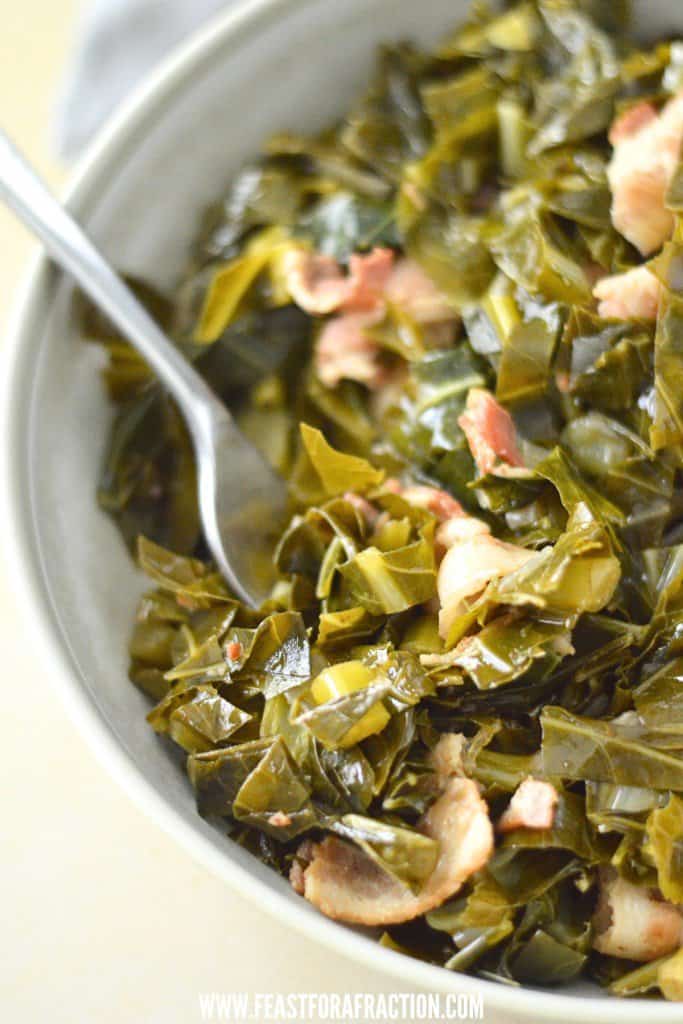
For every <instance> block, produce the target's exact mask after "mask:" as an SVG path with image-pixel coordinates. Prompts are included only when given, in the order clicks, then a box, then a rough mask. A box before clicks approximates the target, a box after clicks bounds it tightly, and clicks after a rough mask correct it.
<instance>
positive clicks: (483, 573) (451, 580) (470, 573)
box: [436, 532, 534, 639]
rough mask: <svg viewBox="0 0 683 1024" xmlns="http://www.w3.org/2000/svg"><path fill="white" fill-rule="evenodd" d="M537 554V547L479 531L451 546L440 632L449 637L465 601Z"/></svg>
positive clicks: (441, 586)
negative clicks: (522, 545) (507, 540)
mask: <svg viewBox="0 0 683 1024" xmlns="http://www.w3.org/2000/svg"><path fill="white" fill-rule="evenodd" d="M533 557H534V552H533V551H527V550H526V548H521V547H518V546H517V545H516V544H507V543H506V542H505V541H502V540H497V538H495V537H492V536H491V535H490V534H488V533H483V532H481V533H479V534H475V536H473V537H471V538H470V539H469V540H463V541H460V542H458V543H456V544H454V545H453V546H452V547H450V548H449V549H448V551H447V552H446V554H445V556H444V559H443V561H442V563H441V565H440V566H439V572H438V575H437V579H436V589H437V592H438V595H439V604H440V605H441V610H440V611H439V633H440V634H441V636H442V637H443V638H444V639H446V638H447V637H448V634H449V633H450V630H451V626H452V625H453V622H454V620H455V619H456V618H457V617H458V616H459V615H461V614H462V612H463V611H464V605H463V602H464V601H465V600H466V599H467V598H468V597H474V596H475V595H477V594H480V593H481V591H482V590H483V589H484V588H485V587H486V585H487V584H488V583H490V582H491V580H494V579H497V578H499V577H501V576H507V575H508V574H509V573H511V572H514V571H515V569H519V567H520V566H522V565H524V564H525V562H528V561H529V559H530V558H533Z"/></svg>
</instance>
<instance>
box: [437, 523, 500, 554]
mask: <svg viewBox="0 0 683 1024" xmlns="http://www.w3.org/2000/svg"><path fill="white" fill-rule="evenodd" d="M490 532H491V528H490V526H489V525H488V523H485V522H484V520H483V519H477V517H476V516H467V515H461V516H454V517H453V518H452V519H447V520H446V522H444V523H441V525H440V526H439V527H438V529H437V531H436V542H437V544H440V545H441V546H442V547H444V548H446V549H448V548H452V547H453V545H454V544H460V543H461V542H462V541H464V540H471V539H472V538H473V537H479V536H481V535H482V534H485V533H490Z"/></svg>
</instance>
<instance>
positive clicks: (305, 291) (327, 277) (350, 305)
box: [283, 247, 394, 316]
mask: <svg viewBox="0 0 683 1024" xmlns="http://www.w3.org/2000/svg"><path fill="white" fill-rule="evenodd" d="M393 265H394V254H393V252H392V251H391V249H373V250H372V252H370V253H368V254H367V255H362V254H360V253H356V254H354V255H353V256H352V257H351V260H350V264H349V273H348V274H345V273H344V271H343V270H342V268H341V267H340V266H339V264H338V263H337V261H336V260H334V259H332V257H331V256H325V255H323V254H322V253H316V252H310V251H309V250H308V249H304V248H303V247H301V248H294V249H290V250H289V252H287V253H285V256H284V263H283V266H284V272H285V277H286V279H287V287H288V288H289V292H290V295H291V296H292V298H293V299H294V301H295V302H296V304H297V306H299V307H300V308H301V309H303V310H305V312H306V313H310V314H311V315H312V316H323V315H325V314H326V313H333V312H334V311H335V310H338V309H339V310H344V311H345V312H349V313H367V312H370V311H372V310H377V309H379V308H382V309H383V308H384V300H383V298H382V293H383V291H384V288H385V285H386V284H387V281H388V280H389V277H390V275H391V271H392V267H393Z"/></svg>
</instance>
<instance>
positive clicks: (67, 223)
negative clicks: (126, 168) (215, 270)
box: [0, 131, 229, 439]
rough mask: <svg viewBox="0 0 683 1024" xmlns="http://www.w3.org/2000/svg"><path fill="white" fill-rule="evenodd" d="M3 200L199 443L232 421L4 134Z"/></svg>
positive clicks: (0, 156) (0, 151) (0, 145)
mask: <svg viewBox="0 0 683 1024" xmlns="http://www.w3.org/2000/svg"><path fill="white" fill-rule="evenodd" d="M0 199H2V200H3V201H4V202H5V203H6V204H7V206H9V207H10V208H11V209H12V210H13V211H14V213H16V214H17V216H18V217H19V218H20V219H21V220H22V221H23V222H24V223H25V224H26V226H27V227H28V228H29V229H30V230H31V231H32V232H33V233H34V234H35V235H37V236H38V237H39V238H40V239H41V241H42V242H43V244H44V245H45V248H46V249H47V251H48V252H49V253H50V255H51V256H52V257H53V258H54V259H55V261H56V262H57V263H58V264H59V265H60V266H61V267H63V268H64V270H66V271H68V272H69V273H70V274H71V276H72V277H73V278H75V280H76V281H77V282H78V284H79V285H80V287H81V288H82V289H83V291H84V292H86V293H87V295H89V296H90V298H91V299H92V300H93V302H94V303H95V304H96V305H97V306H99V308H100V309H102V310H103V311H104V312H105V313H106V314H107V316H108V317H109V319H110V320H111V321H112V322H113V323H114V324H115V325H116V326H117V327H118V328H119V329H120V330H121V332H122V333H123V335H124V336H125V337H126V338H127V339H128V340H129V341H130V342H131V343H132V344H133V345H134V346H135V347H136V348H137V350H138V352H139V353H140V355H141V356H143V358H144V359H145V361H146V362H147V363H148V364H149V366H150V368H151V369H152V370H153V371H154V373H155V374H156V376H157V377H159V378H160V380H161V381H162V382H163V384H164V385H165V387H166V388H167V389H168V391H169V392H170V393H171V395H172V396H173V398H175V400H176V402H177V403H178V405H179V406H180V408H181V410H182V412H183V414H184V417H185V419H186V421H187V423H188V426H189V428H190V430H191V432H192V433H193V435H194V436H195V439H197V434H198V433H199V434H201V433H203V432H204V431H205V430H206V428H207V426H208V424H207V415H208V416H209V417H210V416H211V415H216V416H220V417H221V418H225V417H226V415H227V416H229V414H228V413H227V410H226V409H225V406H223V404H222V403H221V402H220V401H219V399H218V398H217V396H216V395H215V394H214V392H213V391H212V390H211V388H210V387H209V386H208V384H207V383H206V382H205V381H204V379H203V378H202V377H201V376H200V375H199V373H197V371H196V370H195V369H194V367H193V366H192V365H191V364H190V363H189V362H188V361H187V360H186V359H185V358H184V357H183V356H182V355H181V353H180V352H179V351H178V349H177V348H176V347H175V346H174V345H173V344H172V343H171V342H170V341H169V340H168V338H167V337H166V335H165V334H164V333H163V331H161V330H160V328H159V327H158V326H157V324H156V323H155V322H154V320H153V319H152V318H151V316H150V315H149V314H148V312H147V310H146V309H145V308H144V307H143V306H142V304H141V303H140V302H139V301H138V299H137V298H136V297H135V295H134V294H133V292H132V291H131V290H130V288H128V287H127V285H126V284H125V283H124V282H123V281H122V280H121V278H120V277H119V276H118V274H116V273H115V271H114V270H113V269H112V268H111V267H110V266H109V264H108V263H107V261H106V260H105V259H104V258H103V257H102V255H101V254H100V253H99V252H98V250H97V249H96V248H95V246H94V245H93V244H92V242H91V241H90V239H89V238H88V237H87V236H86V234H85V233H84V232H83V231H82V230H81V228H80V227H79V226H78V224H77V223H76V221H75V220H73V218H72V217H71V216H70V215H69V214H68V213H67V211H66V210H65V209H64V207H63V206H61V205H60V203H59V202H58V201H57V200H56V199H55V197H54V196H53V195H52V193H51V192H50V191H49V190H48V188H47V186H46V185H45V184H44V183H43V182H42V181H41V179H40V178H39V177H38V175H37V174H36V173H35V171H34V170H33V168H32V167H30V166H29V164H28V163H27V162H26V160H25V159H24V157H23V156H22V155H21V153H20V152H19V151H18V150H17V148H16V147H15V146H14V144H13V143H12V142H11V141H10V139H9V138H8V137H7V135H6V134H5V133H4V132H2V131H0Z"/></svg>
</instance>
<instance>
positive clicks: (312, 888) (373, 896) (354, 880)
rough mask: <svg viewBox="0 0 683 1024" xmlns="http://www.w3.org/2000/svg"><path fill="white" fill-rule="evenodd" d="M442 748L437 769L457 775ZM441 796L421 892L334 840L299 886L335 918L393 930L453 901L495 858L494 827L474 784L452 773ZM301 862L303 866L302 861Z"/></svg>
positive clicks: (295, 879) (429, 827) (431, 818)
mask: <svg viewBox="0 0 683 1024" xmlns="http://www.w3.org/2000/svg"><path fill="white" fill-rule="evenodd" d="M447 739H448V738H447V737H442V739H441V740H440V741H439V744H437V747H436V750H435V753H434V757H435V766H437V767H438V766H441V768H442V770H444V768H445V770H447V771H451V770H452V768H453V767H454V765H453V758H452V756H451V755H452V753H453V749H454V748H453V746H452V744H451V745H450V746H449V747H448V749H446V748H444V747H442V744H444V741H447ZM443 785H444V789H443V792H442V794H441V796H440V797H438V799H437V800H436V801H435V802H434V803H433V804H432V806H431V807H430V809H429V810H428V811H427V813H426V814H425V815H424V817H423V819H422V822H421V825H420V828H421V831H422V832H424V834H425V835H428V836H430V837H431V838H433V839H437V840H438V841H439V844H440V853H439V859H438V861H437V864H436V867H435V869H434V871H433V872H432V874H431V876H430V877H429V878H428V879H427V882H426V883H425V885H424V886H423V888H422V890H421V891H420V892H419V893H417V894H415V893H413V892H411V890H410V889H408V888H407V887H406V886H404V885H402V884H401V883H400V882H399V881H398V880H397V879H396V878H394V877H393V876H392V875H389V874H387V873H386V872H385V871H383V870H382V869H381V868H380V867H379V866H378V865H377V864H376V863H375V862H374V861H372V860H371V859H370V858H369V857H368V856H367V855H366V854H365V853H364V852H363V851H362V850H361V849H360V848H359V847H357V846H354V845H353V844H351V843H347V842H345V841H344V840H342V839H338V838H337V837H336V836H328V837H327V838H326V839H324V840H323V842H322V843H320V844H319V845H317V846H316V847H314V850H313V852H312V855H311V854H310V851H308V850H307V851H306V854H307V858H306V859H309V860H310V863H308V866H307V867H305V869H303V871H302V870H301V863H300V858H297V860H298V861H299V863H298V864H297V867H296V870H294V872H293V876H292V878H291V881H292V884H293V885H295V886H297V887H298V889H299V890H301V888H302V887H303V895H304V896H305V897H306V899H307V900H309V901H310V902H311V903H313V904H314V905H315V906H316V907H318V909H319V910H321V911H322V912H323V913H324V914H326V915H327V916H328V917H332V918H335V919H336V920H338V921H347V922H348V923H350V924H361V925H369V926H370V925H389V924H400V923H401V922H402V921H410V920H412V919H413V918H414V917H418V916H419V915H420V914H424V913H426V912H427V911H428V910H433V909H434V907H438V906H439V905H440V904H441V903H443V902H444V901H445V900H447V899H449V898H450V897H451V896H453V895H454V894H455V893H456V892H457V891H458V890H459V889H460V887H461V886H462V885H463V883H464V882H465V881H466V880H467V879H468V878H469V877H470V875H472V874H474V872H476V871H479V870H480V869H481V868H482V867H484V865H485V864H486V862H487V861H488V859H489V857H490V856H491V854H492V852H493V828H492V826H491V821H490V819H489V816H488V809H487V807H486V804H485V803H484V801H483V800H482V798H481V796H480V795H479V789H478V787H477V784H476V783H475V782H473V781H472V780H471V779H465V778H460V777H458V776H457V775H454V774H451V775H449V777H448V778H447V779H445V780H444V782H443ZM295 863H296V862H295Z"/></svg>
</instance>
